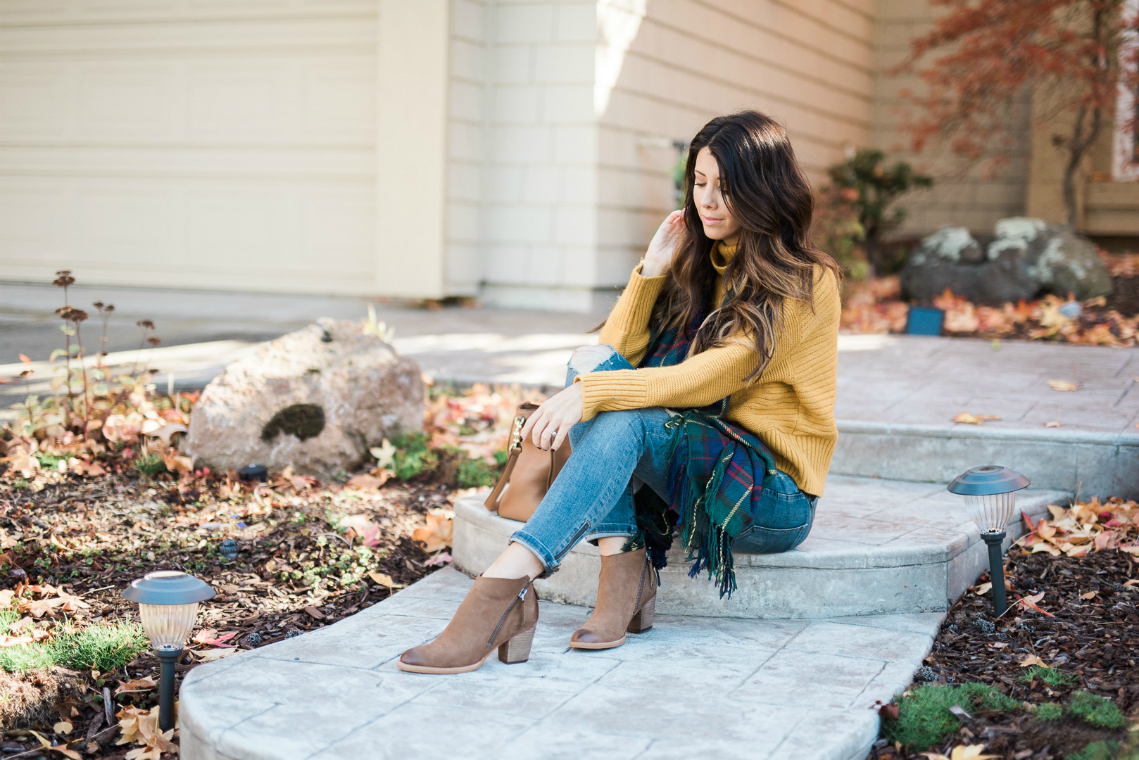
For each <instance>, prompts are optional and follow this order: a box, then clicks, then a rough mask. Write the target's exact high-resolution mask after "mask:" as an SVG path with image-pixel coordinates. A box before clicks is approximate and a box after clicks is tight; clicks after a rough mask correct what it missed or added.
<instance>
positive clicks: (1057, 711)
mask: <svg viewBox="0 0 1139 760" xmlns="http://www.w3.org/2000/svg"><path fill="white" fill-rule="evenodd" d="M1032 714H1033V715H1035V716H1036V719H1037V720H1060V718H1063V717H1064V708H1063V707H1061V706H1060V705H1058V704H1056V703H1055V702H1045V703H1044V704H1042V705H1037V706H1036V709H1035V710H1033V712H1032Z"/></svg>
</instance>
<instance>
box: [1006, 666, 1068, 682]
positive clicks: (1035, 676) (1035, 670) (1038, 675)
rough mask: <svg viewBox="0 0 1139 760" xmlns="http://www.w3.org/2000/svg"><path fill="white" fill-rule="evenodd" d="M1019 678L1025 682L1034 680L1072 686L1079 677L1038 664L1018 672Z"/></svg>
mask: <svg viewBox="0 0 1139 760" xmlns="http://www.w3.org/2000/svg"><path fill="white" fill-rule="evenodd" d="M1020 680H1021V681H1024V682H1025V683H1029V682H1031V681H1033V680H1036V681H1040V682H1042V683H1046V684H1048V685H1049V686H1074V685H1075V684H1077V683H1078V682H1079V680H1080V679H1079V678H1077V677H1076V676H1074V675H1072V674H1071V673H1065V672H1064V671H1062V670H1057V669H1056V668H1045V667H1042V666H1040V665H1033V666H1032V667H1031V668H1029V669H1028V670H1026V671H1024V672H1023V673H1021V674H1020Z"/></svg>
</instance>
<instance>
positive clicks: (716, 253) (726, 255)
mask: <svg viewBox="0 0 1139 760" xmlns="http://www.w3.org/2000/svg"><path fill="white" fill-rule="evenodd" d="M738 248H739V244H738V243H737V244H736V245H725V244H724V243H723V241H720V240H717V241H716V245H714V246H712V266H713V267H715V268H716V273H717V274H719V275H723V274H724V270H726V269H727V268H728V263H729V262H730V261H731V260H732V257H734V256H735V255H736V250H737V249H738Z"/></svg>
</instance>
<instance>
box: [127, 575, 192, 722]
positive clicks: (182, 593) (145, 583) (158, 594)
mask: <svg viewBox="0 0 1139 760" xmlns="http://www.w3.org/2000/svg"><path fill="white" fill-rule="evenodd" d="M123 596H125V597H126V598H127V599H129V600H131V601H132V602H138V612H139V617H141V618H142V628H143V630H144V631H146V635H147V637H148V638H149V639H150V645H151V646H152V647H153V648H154V653H155V654H156V655H157V656H158V660H159V662H161V663H162V681H161V683H160V684H159V698H158V705H159V710H158V727H159V728H160V729H161V730H163V731H168V730H170V729H171V728H174V665H175V664H176V663H177V662H178V658H180V657H181V656H182V652H183V651H184V650H183V648H182V647H183V645H184V644H185V643H186V639H187V638H189V636H190V632H191V631H192V630H193V629H194V621H195V620H196V619H197V617H198V602H204V601H206V600H207V599H212V598H213V597H214V590H213V589H212V588H210V587H209V585H207V584H206V583H205V582H204V581H201V580H199V579H198V578H195V577H194V576H192V575H187V574H186V573H183V572H182V571H180V570H156V571H154V572H152V573H147V574H146V575H144V576H143V577H142V578H140V579H138V580H137V581H132V582H131V585H130V586H128V587H127V589H126V590H125V591H123Z"/></svg>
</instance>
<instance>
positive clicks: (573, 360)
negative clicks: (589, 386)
mask: <svg viewBox="0 0 1139 760" xmlns="http://www.w3.org/2000/svg"><path fill="white" fill-rule="evenodd" d="M615 353H617V349H615V348H613V346H607V345H605V344H601V345H597V346H582V347H581V348H579V349H577V350H576V351H574V352H573V356H571V357H570V360H569V366H570V369H572V370H573V371H574V372H577V373H578V374H581V373H583V372H591V371H592V370H594V369H596V368H597V367H599V366H601V364H603V363H604V362H606V361H608V360H609V358H610V357H611V356H613V354H615Z"/></svg>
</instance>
